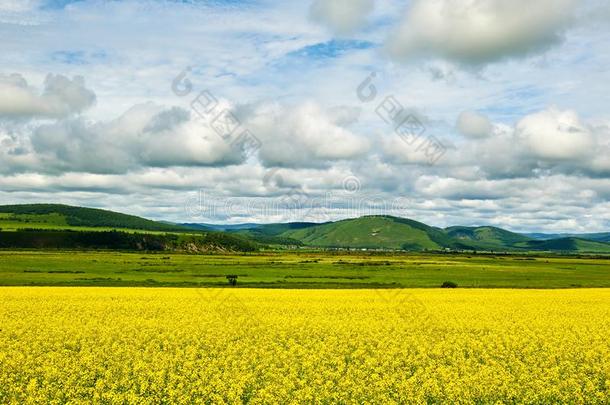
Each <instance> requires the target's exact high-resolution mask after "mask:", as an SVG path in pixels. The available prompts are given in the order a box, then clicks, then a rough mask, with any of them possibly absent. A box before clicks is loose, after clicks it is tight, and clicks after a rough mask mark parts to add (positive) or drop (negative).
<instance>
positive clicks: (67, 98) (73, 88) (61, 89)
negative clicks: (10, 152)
mask: <svg viewBox="0 0 610 405" xmlns="http://www.w3.org/2000/svg"><path fill="white" fill-rule="evenodd" d="M94 103H95V93H94V92H93V91H92V90H90V89H88V88H86V87H85V80H84V78H83V77H82V76H75V77H74V78H72V79H69V78H67V77H65V76H62V75H52V74H49V75H47V77H46V79H45V82H44V90H43V91H42V93H38V92H37V91H36V90H35V89H33V88H32V87H30V86H29V85H28V83H27V81H26V80H25V79H24V78H23V76H21V75H20V74H12V75H8V76H7V75H0V118H2V117H5V118H23V117H36V118H60V117H66V116H68V115H71V114H75V113H79V112H81V111H83V110H85V109H87V108H89V107H91V106H92V105H93V104H94Z"/></svg>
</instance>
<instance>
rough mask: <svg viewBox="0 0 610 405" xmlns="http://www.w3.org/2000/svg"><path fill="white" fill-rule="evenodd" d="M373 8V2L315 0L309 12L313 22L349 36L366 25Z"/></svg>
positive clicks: (368, 0)
mask: <svg viewBox="0 0 610 405" xmlns="http://www.w3.org/2000/svg"><path fill="white" fill-rule="evenodd" d="M373 7H374V4H373V0H314V2H313V3H312V4H311V8H310V11H309V12H310V17H311V19H312V20H314V21H316V22H318V23H320V24H322V25H324V26H326V27H328V28H330V29H331V30H333V31H334V32H336V33H337V34H339V35H348V34H351V33H353V32H354V31H355V30H357V29H358V28H360V27H361V26H362V25H363V24H364V22H365V20H366V17H367V16H368V15H369V14H370V13H371V11H373Z"/></svg>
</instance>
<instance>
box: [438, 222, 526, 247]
mask: <svg viewBox="0 0 610 405" xmlns="http://www.w3.org/2000/svg"><path fill="white" fill-rule="evenodd" d="M445 232H446V233H447V235H449V236H450V237H451V238H453V239H454V240H455V243H454V246H455V247H457V248H463V249H479V250H506V249H511V248H515V245H516V244H518V243H526V242H528V241H530V240H531V238H528V237H527V236H524V235H521V234H518V233H514V232H510V231H507V230H505V229H501V228H496V227H493V226H480V227H467V226H452V227H449V228H446V229H445Z"/></svg>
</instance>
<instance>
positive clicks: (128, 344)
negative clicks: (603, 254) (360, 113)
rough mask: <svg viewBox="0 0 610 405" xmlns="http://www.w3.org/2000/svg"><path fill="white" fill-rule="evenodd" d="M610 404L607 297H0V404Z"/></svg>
mask: <svg viewBox="0 0 610 405" xmlns="http://www.w3.org/2000/svg"><path fill="white" fill-rule="evenodd" d="M48 402H51V403H66V402H70V403H91V402H93V403H117V404H118V403H214V404H216V403H255V404H259V403H412V402H415V403H446V402H460V403H496V402H500V403H508V402H510V403H514V402H519V403H556V402H567V403H583V404H584V403H587V404H594V403H600V404H601V403H608V402H610V290H603V289H588V290H584V289H579V290H508V289H505V290H482V289H476V290H465V289H457V290H441V289H425V290H424V289H413V290H398V289H397V290H265V289H239V288H237V289H230V288H225V289H170V288H96V287H3V288H0V403H19V404H21V403H48Z"/></svg>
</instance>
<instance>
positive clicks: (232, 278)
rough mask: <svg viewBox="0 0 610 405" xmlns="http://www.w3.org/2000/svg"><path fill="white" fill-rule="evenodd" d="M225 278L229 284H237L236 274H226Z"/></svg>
mask: <svg viewBox="0 0 610 405" xmlns="http://www.w3.org/2000/svg"><path fill="white" fill-rule="evenodd" d="M227 280H228V281H229V284H231V285H237V275H236V274H229V275H228V276H227Z"/></svg>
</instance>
